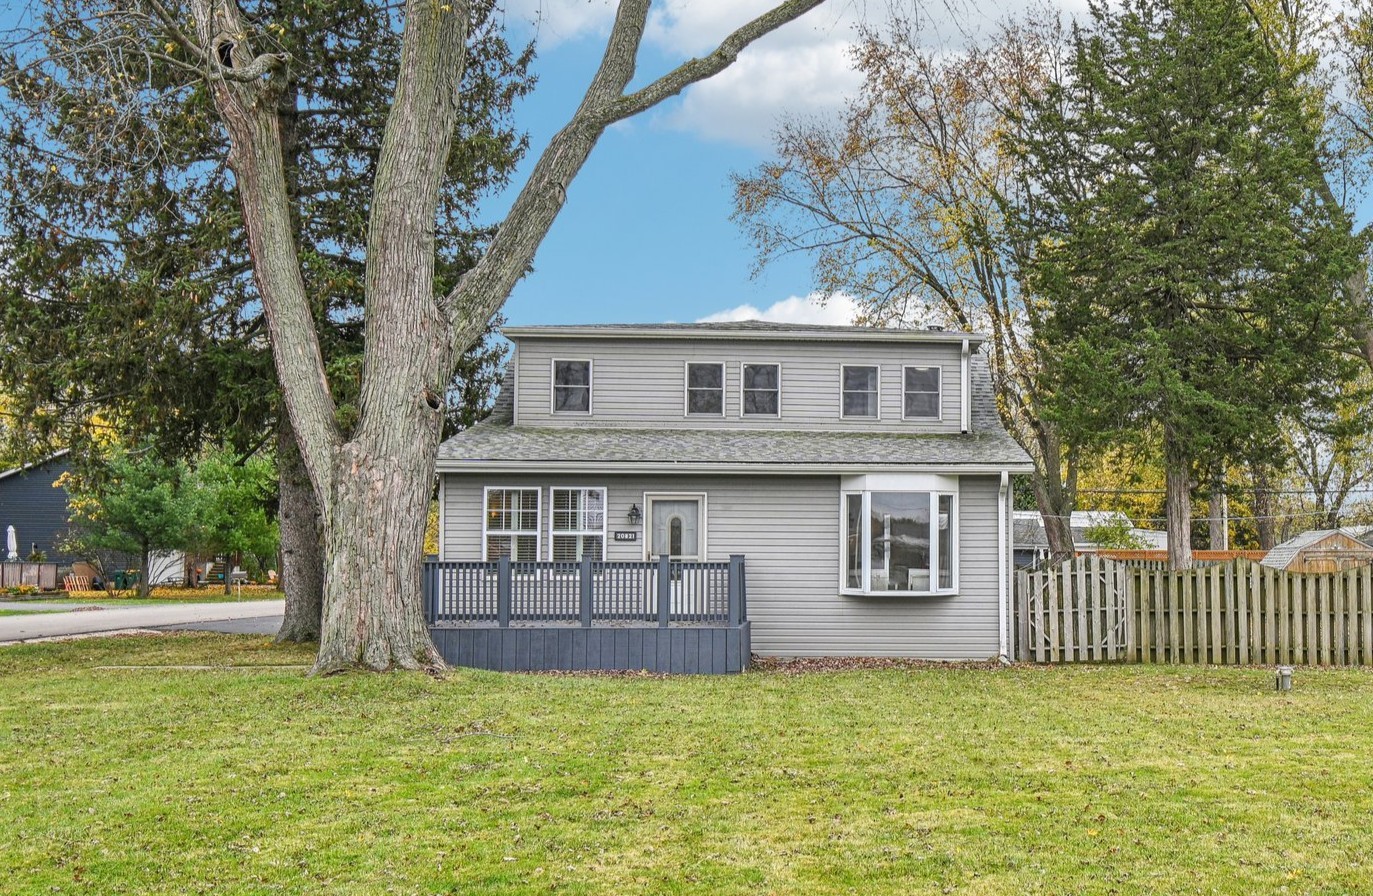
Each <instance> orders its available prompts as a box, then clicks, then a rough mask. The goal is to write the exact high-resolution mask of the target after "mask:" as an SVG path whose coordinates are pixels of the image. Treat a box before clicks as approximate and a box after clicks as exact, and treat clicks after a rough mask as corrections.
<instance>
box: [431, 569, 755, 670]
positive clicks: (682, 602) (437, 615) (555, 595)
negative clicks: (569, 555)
mask: <svg viewBox="0 0 1373 896" xmlns="http://www.w3.org/2000/svg"><path fill="white" fill-rule="evenodd" d="M747 604H748V602H747V585H746V580H745V576H744V558H743V556H742V555H737V554H736V555H733V556H731V557H730V559H729V560H728V561H727V562H693V561H681V560H671V559H670V558H668V557H666V556H664V557H659V558H658V559H657V560H656V561H647V562H605V561H595V560H582V561H580V562H556V561H553V562H543V561H540V562H512V561H511V560H510V559H509V558H508V557H503V558H501V559H500V560H495V561H465V560H463V561H428V562H426V563H425V567H424V606H425V616H426V619H427V620H428V622H429V630H430V634H431V635H432V637H433V639H434V643H435V645H436V646H437V647H438V649H439V651H440V653H442V654H443V657H444V659H445V660H447V661H448V662H450V663H452V664H454V665H458V666H470V667H475V668H481V669H495V670H500V671H548V670H588V669H594V670H606V671H611V670H639V669H645V670H648V671H653V672H672V673H687V674H692V673H715V674H719V673H729V672H740V671H743V670H744V669H746V668H747V667H748V659H749V651H750V637H749V622H748V610H747Z"/></svg>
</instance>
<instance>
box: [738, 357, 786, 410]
mask: <svg viewBox="0 0 1373 896" xmlns="http://www.w3.org/2000/svg"><path fill="white" fill-rule="evenodd" d="M740 379H741V389H742V392H743V397H742V401H741V404H740V407H741V414H740V415H741V416H744V417H780V416H782V365H781V364H745V365H743V369H742V376H741V378H740Z"/></svg>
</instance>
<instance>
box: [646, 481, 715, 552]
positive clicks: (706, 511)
mask: <svg viewBox="0 0 1373 896" xmlns="http://www.w3.org/2000/svg"><path fill="white" fill-rule="evenodd" d="M642 497H643V507H644V523H643V527H644V559H645V560H657V559H658V558H657V557H655V556H653V553H652V552H653V503H652V502H654V501H699V502H700V504H701V519H700V524H701V533H700V536H699V539H700V547H701V552H700V553H699V554H697V556H696V559H695V560H688V561H686V562H687V563H704V562H706V560H707V558H709V557H710V541H709V540H708V539H707V537H706V520H707V519H708V518H709V516H710V507H709V499H708V498H707V497H706V493H705V492H644V493H643V496H642Z"/></svg>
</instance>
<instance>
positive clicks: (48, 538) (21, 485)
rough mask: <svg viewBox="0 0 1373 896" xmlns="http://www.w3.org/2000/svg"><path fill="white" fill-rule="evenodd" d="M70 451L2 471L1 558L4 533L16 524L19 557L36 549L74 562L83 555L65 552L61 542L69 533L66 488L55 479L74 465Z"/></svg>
mask: <svg viewBox="0 0 1373 896" xmlns="http://www.w3.org/2000/svg"><path fill="white" fill-rule="evenodd" d="M68 455H69V452H68V451H65V450H64V451H59V452H57V453H56V454H54V455H52V456H51V457H48V458H45V459H43V460H40V461H37V462H35V463H32V464H29V465H28V466H25V467H15V468H14V469H13V470H6V471H4V472H0V560H3V559H5V557H4V554H5V551H4V547H5V543H4V541H3V537H4V534H5V532H6V531H7V530H8V528H9V527H10V526H13V527H14V531H15V535H16V536H17V540H18V543H19V551H18V553H19V557H20V559H24V560H26V559H28V557H29V555H30V554H31V553H32V552H33V551H34V549H37V550H39V551H41V552H42V553H43V556H44V558H45V559H46V560H48V561H49V562H53V563H64V564H65V563H71V562H72V561H73V560H78V559H80V558H79V557H72V556H69V555H68V554H66V553H65V552H63V551H62V550H61V549H60V548H59V547H58V544H59V543H60V542H61V540H62V537H63V536H64V535H66V533H67V529H68V523H67V518H68V516H69V515H70V511H69V510H68V509H67V490H66V489H65V488H61V487H54V485H53V483H54V482H56V481H57V479H58V478H59V477H60V476H61V475H62V474H63V473H66V472H67V471H69V470H70V469H71V461H70V458H69V457H68Z"/></svg>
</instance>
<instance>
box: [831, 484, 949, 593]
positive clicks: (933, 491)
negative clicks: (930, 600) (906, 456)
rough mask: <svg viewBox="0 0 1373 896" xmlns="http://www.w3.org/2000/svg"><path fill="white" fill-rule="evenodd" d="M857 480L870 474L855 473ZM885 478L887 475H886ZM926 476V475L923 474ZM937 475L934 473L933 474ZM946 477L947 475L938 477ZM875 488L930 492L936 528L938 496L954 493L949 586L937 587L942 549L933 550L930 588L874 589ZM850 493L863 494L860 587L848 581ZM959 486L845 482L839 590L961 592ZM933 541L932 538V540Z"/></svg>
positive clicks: (841, 496) (841, 501) (841, 506)
mask: <svg viewBox="0 0 1373 896" xmlns="http://www.w3.org/2000/svg"><path fill="white" fill-rule="evenodd" d="M853 478H855V479H858V480H862V479H866V478H871V477H861V476H860V477H853ZM884 478H885V477H884ZM922 478H924V477H922ZM930 478H934V477H930ZM938 478H940V479H945V478H947V477H938ZM873 492H910V493H912V494H928V495H929V496H930V527H931V530H934V529H936V528H937V527H938V525H939V497H940V496H941V495H951V496H952V497H953V502H952V507H951V509H950V517H951V519H950V520H949V533H950V534H951V535H952V536H953V545H952V546H951V548H950V551H949V556H950V557H952V558H953V576H952V579H951V582H952V584H951V586H950V587H948V588H938V587H935V585H934V583H936V582H938V581H939V552H938V551H931V552H930V583H931V587H930V590H929V591H873V590H872V550H871V548H870V545H871V541H872V532H871V529H870V527H871V525H872V493H873ZM849 495H862V496H863V509H862V510H861V511H860V515H859V525H860V526H861V527H862V533H861V535H860V542H861V550H860V552H859V556H860V557H861V558H862V562H863V571H862V576H861V578H862V582H863V586H862V587H861V588H850V587H849V584H848V562H849V560H848V545H847V544H845V538H846V534H845V533H846V527H847V526H848V519H847V514H846V512H845V510H846V505H847V503H848V498H849ZM959 505H960V501H959V490H958V488H957V487H956V486H955V487H954V488H947V487H941V486H939V485H934V486H933V487H931V488H924V487H919V488H915V487H909V486H908V487H904V488H897V487H892V486H889V485H888V486H884V485H882V484H880V483H871V484H870V485H868V484H865V487H861V488H855V487H850V486H849V485H848V484H845V486H844V487H842V488H841V489H840V492H839V593H840V594H843V595H847V596H850V597H879V598H880V597H950V596H953V595H957V594H958V587H959V582H958V579H959V567H960V565H961V564H960V563H959V548H960V545H961V543H962V539H963V536H962V531H961V528H960V526H959V517H960V510H959ZM931 544H933V540H931Z"/></svg>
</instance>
